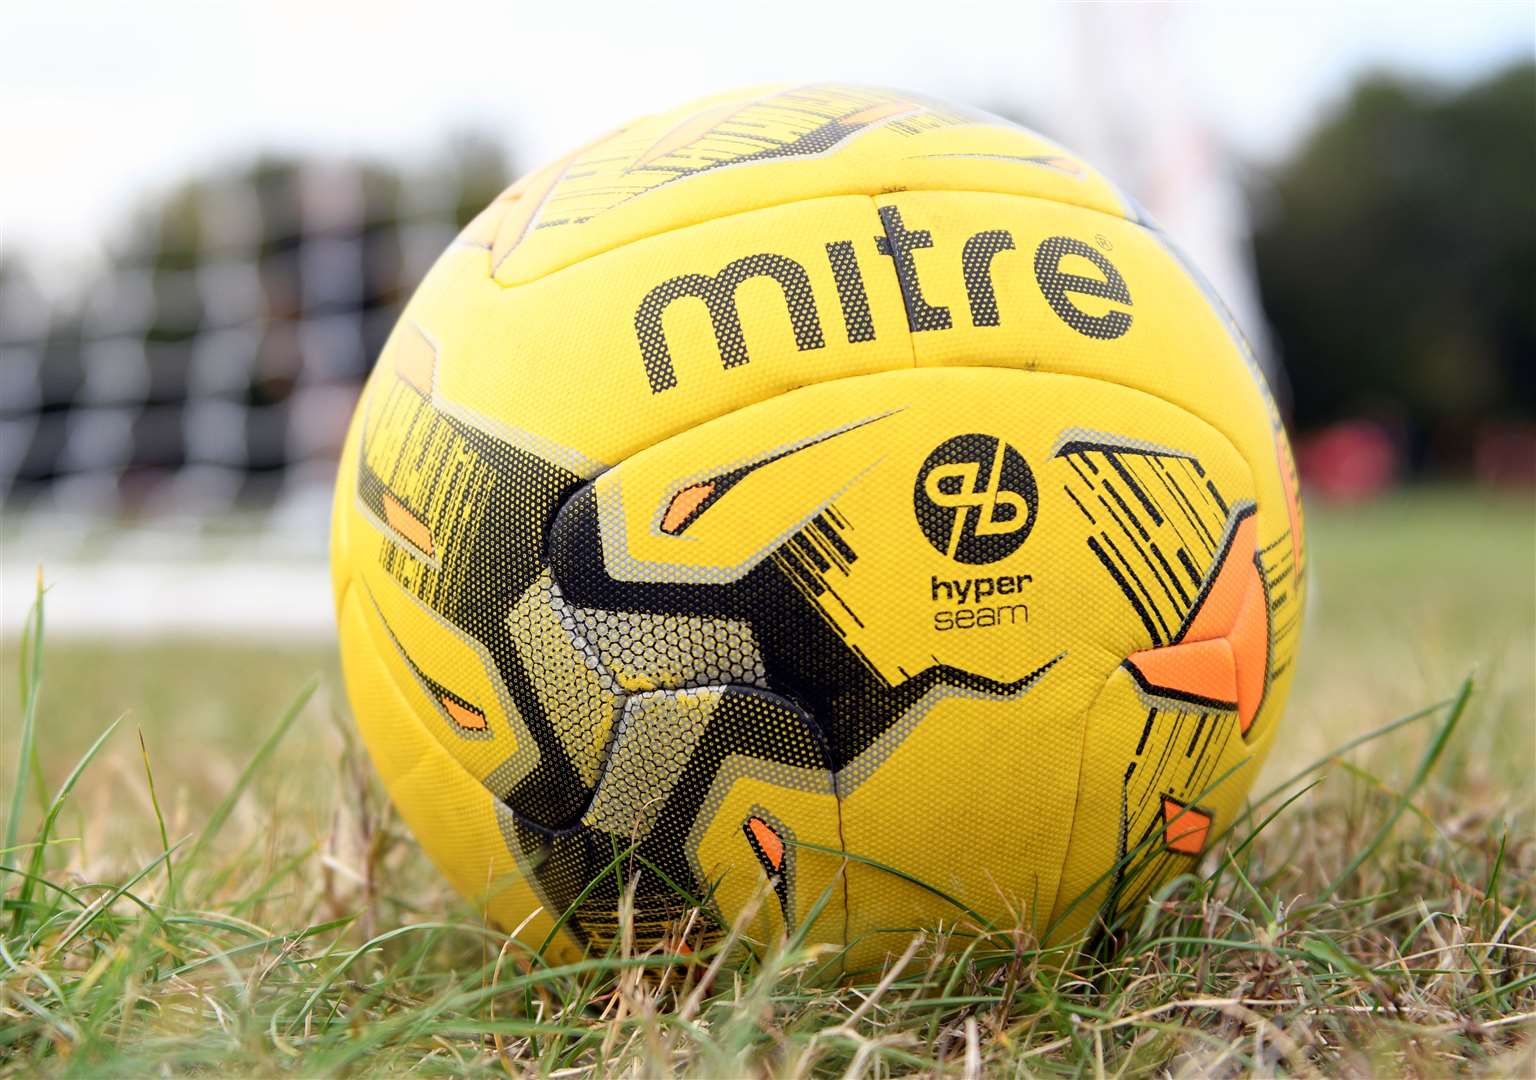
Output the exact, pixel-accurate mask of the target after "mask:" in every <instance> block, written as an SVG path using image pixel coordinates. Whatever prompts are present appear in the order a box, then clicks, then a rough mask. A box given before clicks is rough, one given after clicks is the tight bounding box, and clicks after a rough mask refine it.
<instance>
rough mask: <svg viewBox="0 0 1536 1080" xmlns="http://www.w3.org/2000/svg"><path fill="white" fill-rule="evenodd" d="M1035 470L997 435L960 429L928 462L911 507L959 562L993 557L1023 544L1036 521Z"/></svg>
mask: <svg viewBox="0 0 1536 1080" xmlns="http://www.w3.org/2000/svg"><path fill="white" fill-rule="evenodd" d="M1038 502H1039V498H1038V496H1037V494H1036V492H1035V475H1034V473H1033V472H1031V471H1030V468H1029V463H1028V462H1026V461H1025V460H1024V456H1023V455H1022V454H1020V453H1019V452H1018V451H1017V450H1015V449H1014V448H1013V447H1011V446H1009V445H1008V444H1007V443H1005V442H1003V440H1001V439H999V438H997V437H996V436H993V435H979V434H971V435H956V436H955V437H954V438H952V439H946V440H945V441H944V442H942V443H940V444H939V445H938V446H936V447H934V449H933V452H932V453H931V454H929V455H928V459H927V460H926V461H924V462H923V467H922V468H921V469H919V470H918V473H917V483H916V484H914V485H913V488H912V507H913V509H914V510H915V511H916V512H917V523H918V525H919V526H920V527H921V528H922V530H923V535H924V536H926V537H927V538H928V542H929V543H930V544H932V545H933V546H934V548H935V549H936V550H938V551H939V552H941V553H942V554H944V555H947V556H949V557H950V558H951V559H954V560H955V561H956V562H962V563H970V564H973V565H974V564H978V563H993V562H997V561H998V560H999V559H1004V558H1007V557H1008V556H1009V555H1012V554H1013V553H1014V552H1015V551H1017V550H1019V545H1020V544H1022V543H1024V540H1025V538H1026V537H1027V536H1029V530H1030V529H1032V528H1033V527H1034V524H1035V507H1036V505H1037V504H1038Z"/></svg>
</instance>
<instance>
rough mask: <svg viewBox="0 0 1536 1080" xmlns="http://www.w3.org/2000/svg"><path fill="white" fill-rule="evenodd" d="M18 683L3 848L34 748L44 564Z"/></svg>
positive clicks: (17, 814)
mask: <svg viewBox="0 0 1536 1080" xmlns="http://www.w3.org/2000/svg"><path fill="white" fill-rule="evenodd" d="M18 668H19V672H18V685H19V686H20V687H21V739H20V741H19V742H18V744H17V747H16V780H15V783H14V784H13V785H12V787H11V805H10V807H9V809H8V810H7V811H6V815H5V841H4V843H0V848H3V849H4V850H6V851H9V850H11V849H12V848H14V847H15V846H16V835H17V833H18V832H19V831H20V829H21V806H22V803H23V802H25V801H26V792H27V786H28V784H27V782H28V778H29V770H30V768H31V765H32V762H33V759H34V755H35V754H36V752H37V748H36V739H37V701H38V698H39V696H40V695H41V693H42V687H43V568H42V567H41V566H39V567H38V568H37V593H36V595H35V596H34V597H33V599H32V607H31V610H30V611H28V613H27V621H26V623H25V625H24V627H23V629H22V633H21V652H20V654H19V657H18ZM4 891H5V874H4V872H3V871H0V893H3V892H4Z"/></svg>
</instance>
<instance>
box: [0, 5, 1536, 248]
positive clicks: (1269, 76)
mask: <svg viewBox="0 0 1536 1080" xmlns="http://www.w3.org/2000/svg"><path fill="white" fill-rule="evenodd" d="M1156 11H1157V14H1155V15H1153V16H1151V21H1155V22H1156V23H1157V24H1158V32H1157V33H1156V34H1151V35H1149V34H1148V33H1146V27H1147V25H1148V23H1149V16H1148V10H1147V9H1146V8H1140V9H1138V8H1134V7H1128V6H1120V5H1114V4H1101V5H1028V4H1024V3H1021V2H1019V0H999V2H993V3H964V2H960V0H948V2H944V3H934V2H932V0H929V2H927V3H915V2H909V0H884V2H880V3H877V4H861V5H857V6H855V5H852V4H842V3H838V2H837V0H814V2H806V0H773V2H765V0H718V2H712V3H703V4H672V3H667V2H664V0H655V2H649V3H645V4H626V5H622V6H620V5H613V6H611V7H609V6H605V5H604V4H601V3H598V4H594V3H591V2H587V3H582V4H576V3H566V4H547V5H541V6H533V5H529V4H527V3H522V2H519V0H498V2H489V0H469V2H461V3H455V2H451V0H439V2H436V3H430V4H429V3H406V2H403V0H366V2H362V0H266V2H264V3H248V4H235V3H226V2H222V0H198V2H188V3H169V2H164V0H136V2H133V3H123V2H122V0H70V2H69V3H62V2H60V0H8V3H7V5H6V14H5V15H4V16H3V18H0V24H3V25H0V146H3V147H4V148H5V158H6V162H5V166H4V168H3V169H0V244H3V245H4V246H5V247H6V248H8V249H11V250H17V251H20V252H22V253H23V254H24V255H26V256H27V257H28V258H29V260H30V261H33V262H35V263H44V264H47V265H49V266H52V267H54V268H55V269H56V270H57V269H58V268H61V267H71V266H74V265H77V264H82V263H88V262H89V261H90V260H91V259H92V258H93V257H95V256H96V255H99V253H100V251H101V250H102V249H103V247H104V245H106V244H108V243H110V241H111V238H112V236H113V235H114V231H115V230H116V229H119V228H121V224H122V222H123V220H124V217H125V215H126V213H127V212H128V211H130V210H131V209H132V208H133V207H134V206H135V205H136V204H138V203H139V202H141V201H143V200H144V199H145V198H146V197H147V196H148V195H149V194H150V193H152V192H154V191H155V190H157V189H161V188H164V187H167V186H169V185H171V184H172V183H174V182H175V181H176V180H177V179H179V178H181V177H184V176H185V175H187V174H188V173H189V172H192V171H196V170H202V169H209V168H217V167H219V166H224V165H230V164H233V163H236V162H238V161H240V160H242V159H244V158H246V157H248V156H251V155H253V154H254V153H256V152H257V151H259V150H278V151H305V152H314V153H319V154H342V155H352V154H357V155H368V156H375V157H382V158H385V159H389V160H393V161H396V162H399V163H401V164H405V165H409V163H410V162H412V161H413V160H416V161H420V160H424V159H426V158H427V157H429V156H430V155H431V154H432V153H433V152H434V150H437V149H439V148H441V147H442V146H443V145H445V143H446V141H447V140H448V139H449V138H450V137H451V136H452V135H453V134H454V133H460V132H480V133H485V134H488V135H490V136H492V137H493V138H496V139H498V140H501V141H504V142H505V143H506V144H507V145H509V146H510V147H511V148H513V151H514V155H515V162H516V164H517V165H518V166H519V167H528V166H531V165H534V164H537V163H538V162H539V161H541V160H544V159H548V158H551V157H554V156H556V155H558V154H559V153H561V152H562V151H563V150H565V149H567V148H569V147H570V146H572V145H575V144H577V143H580V142H583V141H585V140H586V139H588V138H590V137H592V136H593V135H595V134H598V133H601V132H603V131H606V130H608V129H609V128H611V127H613V126H614V125H615V124H617V123H618V122H620V121H622V120H624V119H626V118H627V117H630V116H633V115H635V114H637V113H641V112H647V111H653V110H657V109H662V108H666V107H668V106H670V105H673V104H676V103H679V102H681V101H684V100H687V99H688V98H691V97H695V96H699V95H701V94H704V93H708V92H712V91H715V90H719V89H722V88H725V87H729V86H733V85H743V84H751V83H756V82H765V81H779V80H809V79H827V78H833V79H841V80H849V81H858V82H867V83H875V84H883V85H892V86H899V87H902V88H905V89H910V90H917V91H923V92H927V93H930V94H933V95H936V96H939V97H945V98H950V99H955V100H959V101H963V102H968V103H971V104H976V105H982V106H985V107H993V108H997V107H999V106H1001V107H1004V108H1007V109H1008V110H1010V111H1012V112H1013V113H1015V114H1018V115H1024V116H1028V117H1031V118H1033V119H1034V121H1035V122H1036V123H1037V124H1038V126H1040V127H1041V128H1042V129H1044V130H1045V131H1047V132H1048V133H1050V134H1052V135H1054V136H1055V137H1057V138H1058V139H1060V140H1061V141H1063V142H1065V143H1066V144H1067V145H1069V146H1071V145H1072V144H1073V130H1072V128H1073V123H1074V118H1075V117H1076V116H1078V115H1080V102H1081V101H1082V100H1083V99H1084V97H1085V96H1089V97H1095V98H1096V100H1098V101H1100V102H1101V103H1102V102H1103V101H1105V100H1106V98H1105V96H1104V95H1103V94H1102V93H1096V87H1095V84H1096V83H1098V82H1099V81H1101V80H1111V77H1112V76H1113V75H1114V73H1115V72H1116V71H1117V70H1118V69H1120V68H1121V67H1123V66H1125V65H1127V64H1130V63H1133V62H1134V63H1137V64H1139V66H1140V69H1141V70H1147V69H1148V68H1149V67H1150V68H1151V69H1152V70H1155V71H1159V72H1163V73H1166V74H1167V75H1168V76H1169V77H1170V78H1173V77H1176V78H1177V79H1178V80H1179V81H1180V83H1181V86H1182V94H1181V98H1180V100H1181V101H1183V102H1185V103H1186V107H1188V108H1191V109H1193V110H1195V111H1196V113H1197V114H1198V117H1199V120H1200V122H1201V123H1202V124H1203V125H1205V126H1206V127H1207V128H1208V129H1209V130H1210V131H1211V132H1212V133H1213V134H1214V136H1215V138H1216V139H1217V140H1218V141H1219V142H1220V144H1221V145H1222V146H1224V147H1226V148H1228V149H1230V151H1231V152H1232V153H1233V154H1235V155H1236V156H1237V157H1238V158H1240V159H1244V160H1259V161H1262V160H1266V159H1272V158H1274V157H1276V156H1278V155H1280V154H1283V153H1284V152H1285V151H1286V149H1287V148H1288V147H1290V146H1291V145H1293V144H1294V142H1295V141H1296V140H1297V139H1298V138H1299V137H1300V136H1301V134H1302V133H1304V132H1305V130H1306V129H1307V127H1308V125H1309V124H1310V123H1311V122H1312V121H1313V119H1314V118H1315V117H1316V115H1317V113H1318V111H1319V109H1320V108H1322V107H1324V106H1325V105H1326V104H1327V103H1329V102H1330V101H1333V100H1336V99H1338V98H1339V97H1340V96H1341V95H1342V94H1343V93H1344V92H1345V91H1346V90H1347V88H1348V86H1349V85H1350V83H1351V81H1352V80H1353V79H1354V78H1356V77H1357V76H1358V75H1359V73H1360V72H1362V71H1363V70H1366V69H1372V68H1390V69H1397V70H1400V71H1405V72H1412V73H1416V74H1420V75H1423V76H1426V77H1430V78H1435V79H1441V80H1446V81H1462V80H1466V79H1469V78H1473V77H1476V76H1477V75H1479V74H1482V73H1484V72H1486V71H1488V70H1490V69H1492V68H1493V67H1495V66H1497V65H1498V64H1500V63H1503V62H1507V61H1509V60H1512V59H1515V58H1518V57H1522V56H1530V55H1532V53H1533V51H1536V0H1508V2H1486V0H1484V2H1477V0H1472V2H1468V0H1462V2H1460V3H1437V4H1414V3H1410V2H1404V0H1397V2H1390V3H1337V2H1335V3H1327V4H1307V3H1299V4H1298V3H1285V4H1280V3H1268V4H1262V3H1256V4H1245V3H1238V2H1228V3H1222V4H1211V5H1188V6H1186V5H1179V6H1169V7H1165V8H1160V9H1156ZM1149 50H1150V51H1151V53H1152V55H1147V54H1148V52H1149ZM1111 81H1112V80H1111ZM1108 100H1110V101H1111V102H1112V101H1113V98H1112V97H1111V98H1109V99H1108Z"/></svg>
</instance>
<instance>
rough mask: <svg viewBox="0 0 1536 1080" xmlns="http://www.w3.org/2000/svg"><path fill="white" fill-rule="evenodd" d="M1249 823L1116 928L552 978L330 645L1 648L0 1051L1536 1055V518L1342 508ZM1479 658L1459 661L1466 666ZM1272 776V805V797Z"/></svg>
mask: <svg viewBox="0 0 1536 1080" xmlns="http://www.w3.org/2000/svg"><path fill="white" fill-rule="evenodd" d="M1309 525H1310V532H1311V550H1312V567H1313V573H1314V585H1315V592H1314V596H1313V614H1312V625H1311V626H1309V628H1308V632H1307V637H1306V639H1305V641H1304V644H1303V650H1304V651H1303V656H1302V664H1301V674H1300V676H1299V678H1298V685H1297V687H1296V690H1295V692H1294V695H1293V699H1292V704H1291V707H1290V710H1289V712H1288V715H1287V718H1286V721H1285V722H1286V724H1287V732H1288V734H1287V735H1286V737H1285V738H1284V739H1282V740H1281V743H1280V745H1279V746H1278V747H1277V750H1276V752H1275V753H1274V755H1273V756H1272V759H1271V762H1270V764H1269V766H1268V767H1267V770H1266V772H1265V775H1264V777H1263V778H1261V780H1260V782H1259V784H1258V785H1257V787H1256V789H1255V806H1254V812H1253V814H1252V817H1251V818H1250V819H1249V821H1248V822H1246V823H1245V824H1244V825H1243V826H1242V827H1241V828H1239V829H1237V830H1235V831H1234V833H1233V834H1232V835H1231V836H1230V838H1229V839H1228V842H1227V843H1226V845H1225V846H1224V847H1223V848H1221V849H1220V850H1219V851H1218V852H1215V853H1213V854H1212V855H1210V856H1208V857H1207V859H1206V861H1205V863H1204V864H1203V865H1202V867H1201V875H1200V876H1198V877H1195V876H1190V877H1186V878H1183V879H1180V880H1176V881H1174V882H1172V883H1170V885H1169V886H1167V887H1166V888H1165V889H1164V890H1163V891H1162V892H1161V893H1160V894H1159V895H1158V896H1157V897H1155V898H1154V900H1153V901H1152V902H1149V904H1148V905H1147V906H1146V907H1145V909H1144V910H1142V911H1139V912H1137V913H1136V916H1135V918H1134V919H1133V920H1132V921H1131V922H1129V923H1128V924H1127V925H1126V926H1124V927H1122V928H1121V931H1120V933H1119V935H1118V936H1119V940H1120V943H1121V948H1120V950H1119V951H1118V952H1117V953H1115V954H1114V955H1113V956H1097V957H1095V956H1074V955H1070V954H1069V953H1068V952H1066V951H1061V952H1055V953H1047V952H1042V951H1041V950H1039V949H1037V948H1036V947H1035V946H1034V944H1033V943H1031V942H1030V941H1028V940H1024V939H1021V938H1019V937H1017V936H1016V935H1013V934H1009V933H1000V932H991V933H983V932H978V931H977V929H976V928H975V927H974V926H968V925H967V924H966V923H965V921H964V919H963V917H962V918H961V919H960V921H959V922H957V923H956V924H955V925H953V926H946V927H942V928H938V929H937V930H936V931H935V932H932V933H929V934H927V935H926V936H924V937H923V938H922V939H920V940H919V939H914V943H913V945H912V946H911V947H910V948H909V949H908V950H907V952H906V953H905V954H903V955H902V956H901V957H893V961H892V963H891V964H890V965H889V966H888V967H887V968H886V970H885V971H884V972H877V973H874V974H873V975H871V976H870V977H869V978H868V979H857V980H852V981H845V982H837V981H830V980H828V979H826V978H825V977H824V975H822V974H821V973H822V971H823V970H824V967H825V964H826V961H827V960H828V957H827V956H825V955H821V954H817V953H815V952H814V951H812V950H809V949H805V948H803V947H799V946H798V944H797V943H796V942H790V943H787V945H786V946H785V947H784V948H782V949H777V950H766V951H765V952H763V954H762V956H761V958H760V959H757V960H754V959H751V958H749V957H745V956H744V955H743V954H742V953H741V952H740V951H739V950H732V951H720V952H713V953H711V952H706V953H702V954H698V955H694V956H675V955H671V954H668V953H664V952H661V951H656V950H653V951H649V952H645V951H636V950H634V949H622V948H621V949H619V950H617V951H616V952H615V953H614V954H612V955H606V956H595V957H591V958H589V959H587V960H585V961H583V962H581V963H578V964H572V965H568V966H564V967H552V966H550V965H548V964H547V963H545V962H544V961H543V960H542V959H541V958H540V956H539V955H538V951H537V946H538V943H537V942H531V943H530V942H526V941H522V940H519V939H518V938H516V937H515V936H514V937H509V936H508V935H506V934H503V933H501V932H499V931H497V930H495V929H494V928H490V927H487V926H485V925H484V923H483V922H482V920H481V919H480V918H479V916H478V915H477V913H476V912H475V910H474V909H473V908H472V907H471V906H469V905H466V904H464V903H463V902H461V901H459V900H457V899H455V898H454V897H452V896H451V895H450V894H449V892H448V891H447V889H446V887H445V886H444V885H443V884H442V883H441V881H440V880H439V879H438V877H437V875H436V874H435V872H434V871H433V870H432V868H431V867H430V866H429V865H428V864H427V863H426V861H425V859H424V858H423V857H422V856H421V855H420V854H419V852H418V850H417V848H416V847H415V845H414V844H413V842H412V841H411V839H410V837H409V836H408V835H406V834H405V833H404V831H403V829H402V827H401V826H400V824H399V822H398V820H397V819H395V818H394V816H393V815H392V813H391V812H390V810H389V807H388V805H387V803H386V802H385V800H383V799H382V797H381V795H380V793H379V791H378V789H377V786H376V784H375V782H374V780H373V779H372V776H371V773H370V771H369V768H368V766H367V763H366V761H365V760H364V759H363V757H362V756H361V754H360V749H359V747H358V746H357V745H356V744H355V743H354V742H353V740H352V739H351V737H350V734H349V733H350V723H349V721H347V719H346V718H345V715H344V711H345V710H344V705H343V704H342V703H341V701H340V699H339V696H338V693H339V692H338V690H337V679H336V674H335V670H334V660H333V657H332V655H331V652H330V651H329V650H327V649H322V648H313V649H311V648H305V647H288V648H275V647H274V648H260V647H254V646H249V645H244V646H240V645H227V646H226V645H220V644H218V643H216V642H213V643H210V642H202V643H191V642H162V643H122V642H119V643H101V644H90V643H81V642H60V643H57V644H54V645H50V646H49V647H48V648H47V649H46V650H43V649H42V648H41V647H40V646H41V642H42V632H43V630H44V626H43V623H42V617H43V612H42V610H39V611H38V612H37V613H35V615H34V622H33V624H32V625H31V626H30V627H29V629H28V633H27V635H26V636H25V637H24V638H23V639H21V640H18V641H14V642H11V643H9V644H8V645H6V647H5V649H4V656H3V662H4V664H5V671H6V672H7V673H10V672H15V673H17V674H16V675H14V676H11V675H9V674H8V675H7V682H6V686H5V688H4V692H5V695H6V701H5V713H4V717H5V725H4V735H5V738H6V750H7V753H6V756H5V771H4V774H3V775H4V777H5V779H4V781H3V783H5V784H6V785H7V786H6V788H5V789H4V791H3V793H0V794H3V796H4V797H3V799H0V805H3V806H9V807H10V808H11V810H10V812H9V813H8V815H7V818H6V822H5V844H4V852H3V854H0V864H3V866H4V869H0V890H3V896H4V908H3V910H0V946H3V951H0V1074H4V1075H18V1074H27V1075H33V1074H39V1073H41V1074H83V1075H139V1074H148V1073H178V1072H211V1071H213V1070H218V1071H219V1072H221V1073H227V1074H236V1075H276V1074H287V1075H296V1076H312V1075H329V1074H340V1073H375V1072H385V1073H401V1072H412V1073H418V1074H424V1075H435V1074H451V1075H455V1076H460V1075H492V1074H496V1075H501V1074H508V1075H521V1074H525V1073H547V1074H556V1075H580V1074H584V1073H590V1072H600V1073H605V1074H606V1073H619V1072H625V1073H632V1074H639V1075H656V1074H692V1075H710V1076H716V1075H742V1074H760V1073H771V1074H782V1075H854V1076H859V1075H885V1074H906V1073H942V1074H953V1075H971V1076H974V1075H981V1074H989V1075H990V1074H994V1073H1004V1072H1006V1073H1009V1074H1021V1073H1022V1074H1070V1075H1085V1074H1090V1075H1095V1076H1099V1075H1109V1074H1114V1075H1131V1076H1135V1075H1147V1074H1158V1075H1163V1074H1172V1075H1192V1076H1206V1075H1241V1074H1256V1075H1266V1076H1267V1075H1274V1074H1326V1075H1399V1074H1409V1075H1444V1074H1449V1073H1457V1074H1472V1075H1488V1076H1532V1075H1536V1051H1533V1045H1536V1040H1533V1039H1532V1035H1533V1033H1536V1027H1533V1025H1536V829H1533V823H1536V793H1533V789H1532V779H1531V778H1532V776H1533V773H1536V664H1533V657H1536V566H1533V559H1536V507H1533V506H1532V503H1531V500H1530V499H1529V498H1528V497H1523V498H1519V499H1512V498H1502V499H1495V498H1491V497H1487V496H1481V497H1479V496H1473V495H1470V494H1466V493H1456V492H1420V493H1415V494H1411V495H1404V496H1400V497H1397V498H1394V499H1392V500H1389V501H1386V502H1383V503H1380V504H1375V505H1372V506H1370V507H1367V508H1364V509H1361V510H1350V511H1344V510H1337V509H1334V510H1330V509H1328V508H1320V509H1316V510H1314V512H1313V514H1312V516H1311V520H1310V522H1309ZM1469 674H1470V678H1469ZM1266 796H1267V797H1266Z"/></svg>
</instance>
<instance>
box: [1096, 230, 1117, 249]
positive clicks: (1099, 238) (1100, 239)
mask: <svg viewBox="0 0 1536 1080" xmlns="http://www.w3.org/2000/svg"><path fill="white" fill-rule="evenodd" d="M1093 242H1094V243H1095V244H1098V245H1099V247H1101V248H1103V249H1104V250H1105V251H1114V250H1115V245H1114V244H1111V243H1110V242H1109V237H1107V236H1105V235H1104V234H1103V233H1094V234H1093Z"/></svg>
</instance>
